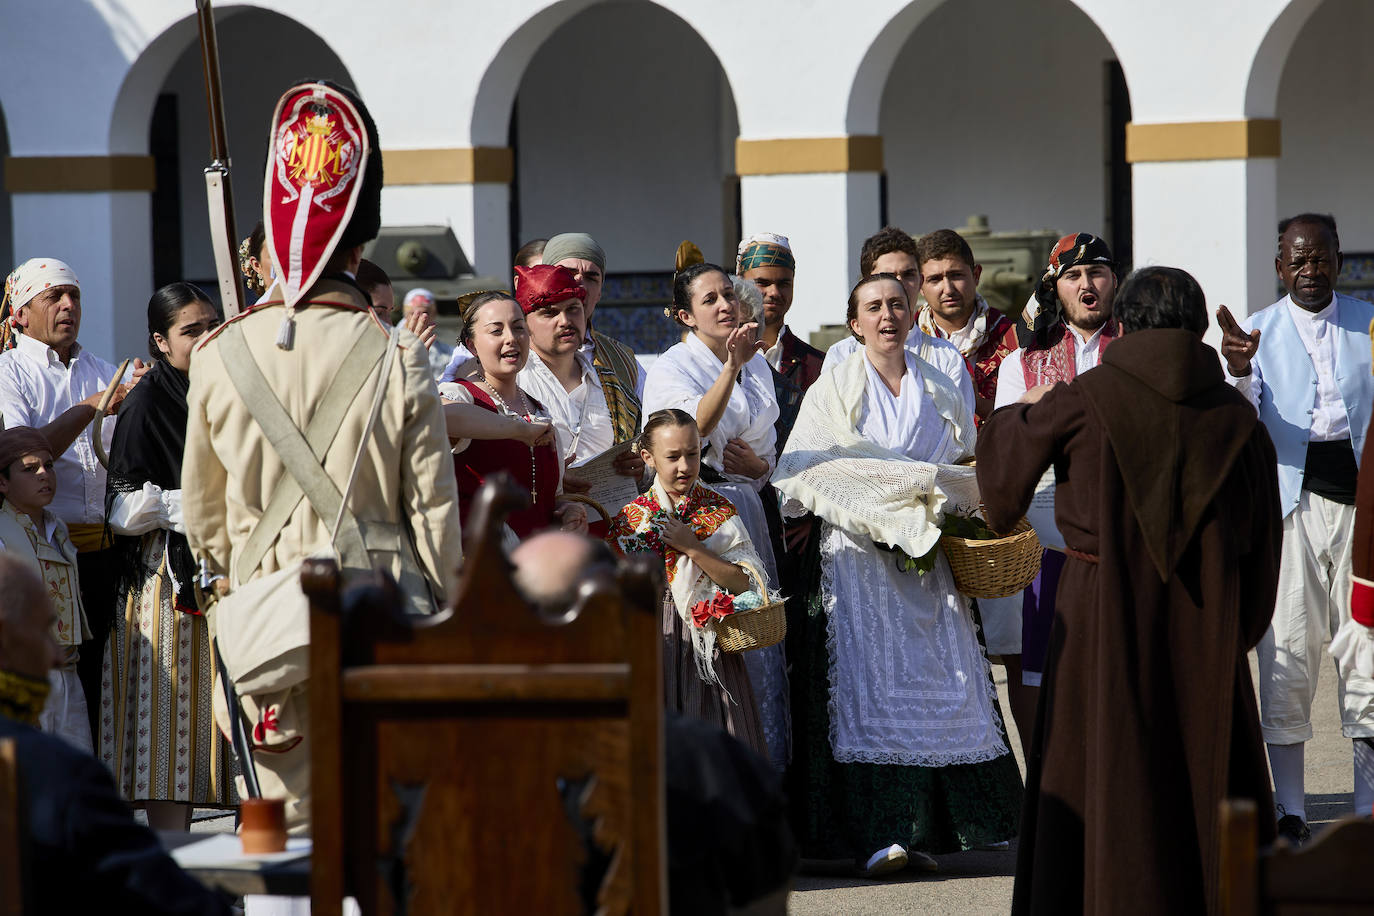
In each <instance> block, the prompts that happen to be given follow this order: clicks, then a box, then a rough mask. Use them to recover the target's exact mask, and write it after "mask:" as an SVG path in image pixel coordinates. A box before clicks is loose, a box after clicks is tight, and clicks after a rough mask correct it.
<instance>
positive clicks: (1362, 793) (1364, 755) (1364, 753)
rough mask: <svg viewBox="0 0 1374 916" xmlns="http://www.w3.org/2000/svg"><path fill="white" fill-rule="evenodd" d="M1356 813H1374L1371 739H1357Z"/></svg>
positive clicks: (1364, 814)
mask: <svg viewBox="0 0 1374 916" xmlns="http://www.w3.org/2000/svg"><path fill="white" fill-rule="evenodd" d="M1351 744H1352V745H1353V746H1354V748H1355V813H1356V814H1358V815H1361V816H1362V817H1369V816H1370V815H1371V814H1374V747H1371V746H1370V743H1369V739H1365V740H1363V741H1362V740H1360V739H1358V738H1357V739H1355V740H1354V741H1353V742H1351Z"/></svg>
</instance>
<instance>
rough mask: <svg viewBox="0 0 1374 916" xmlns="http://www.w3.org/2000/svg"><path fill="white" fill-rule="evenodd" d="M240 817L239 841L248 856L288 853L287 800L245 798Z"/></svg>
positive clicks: (240, 807) (240, 806)
mask: <svg viewBox="0 0 1374 916" xmlns="http://www.w3.org/2000/svg"><path fill="white" fill-rule="evenodd" d="M239 817H240V822H239V839H240V841H242V843H243V851H244V852H245V853H246V854H248V855H256V854H259V853H264V852H285V851H286V801H285V799H281V798H245V799H244V800H243V802H242V803H241V804H240V805H239Z"/></svg>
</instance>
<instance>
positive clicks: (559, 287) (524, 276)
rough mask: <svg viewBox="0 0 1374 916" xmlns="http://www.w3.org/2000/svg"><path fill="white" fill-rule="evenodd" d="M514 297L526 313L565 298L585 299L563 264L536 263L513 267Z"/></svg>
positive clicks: (575, 279)
mask: <svg viewBox="0 0 1374 916" xmlns="http://www.w3.org/2000/svg"><path fill="white" fill-rule="evenodd" d="M515 277H516V284H515V299H516V301H517V302H519V303H520V310H521V311H523V312H524V313H525V314H526V315H528V314H529V313H530V312H533V311H534V310H535V309H541V308H544V307H545V306H547V305H555V304H557V303H559V302H564V301H566V300H568V299H578V300H581V301H584V302H585V301H586V299H587V291H586V290H585V289H583V288H582V284H580V283H578V282H577V277H576V276H575V275H574V274H573V272H572V271H571V270H568V268H566V267H556V266H554V265H552V264H536V265H534V266H533V267H516V268H515Z"/></svg>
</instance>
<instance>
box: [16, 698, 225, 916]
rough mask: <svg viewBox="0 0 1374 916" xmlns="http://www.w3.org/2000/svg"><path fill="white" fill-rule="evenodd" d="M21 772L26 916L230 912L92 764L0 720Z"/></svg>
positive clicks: (26, 729)
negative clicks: (181, 865)
mask: <svg viewBox="0 0 1374 916" xmlns="http://www.w3.org/2000/svg"><path fill="white" fill-rule="evenodd" d="M0 738H13V739H14V741H15V746H16V758H17V760H18V765H19V823H20V829H21V831H22V832H23V835H24V837H25V838H26V839H25V843H26V846H25V861H26V865H27V871H26V881H25V889H24V890H25V895H26V905H25V908H24V912H26V913H29V914H46V913H52V914H55V916H56V914H68V913H139V914H158V913H166V914H193V913H194V914H228V913H229V908H228V906H227V905H226V904H225V902H224V901H223V900H221V899H220V898H219V897H217V896H216V895H214V894H213V893H211V892H210V891H208V890H206V889H205V888H204V887H202V886H201V885H200V884H198V883H197V882H196V881H195V880H194V879H192V878H191V877H190V876H189V875H187V874H186V873H185V872H183V871H182V870H181V869H180V868H178V867H177V864H176V863H175V862H173V861H172V859H171V857H170V856H168V855H167V853H166V852H164V851H163V849H162V847H161V845H159V843H158V841H157V837H156V836H155V835H154V834H153V832H152V831H151V830H149V829H148V828H147V827H144V826H142V825H140V824H138V823H137V822H135V821H134V815H133V812H132V811H130V810H129V806H128V805H127V804H125V802H124V800H123V799H122V798H120V796H119V793H118V792H116V791H115V787H114V783H113V782H112V781H111V780H110V775H109V773H108V772H107V771H106V770H105V768H104V767H103V766H101V764H100V763H99V761H97V760H96V759H95V758H94V757H91V756H90V755H88V754H83V753H82V752H80V751H78V750H76V749H75V748H74V747H72V746H71V745H69V744H67V743H66V742H64V741H62V740H61V739H60V738H55V737H53V736H52V735H45V734H43V733H42V732H39V731H38V730H37V729H34V728H30V727H29V726H27V725H22V724H20V723H18V722H15V721H14V720H12V719H8V718H5V717H4V716H0Z"/></svg>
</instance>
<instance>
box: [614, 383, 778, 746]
mask: <svg viewBox="0 0 1374 916" xmlns="http://www.w3.org/2000/svg"><path fill="white" fill-rule="evenodd" d="M640 442H641V450H640V453H641V455H642V456H643V458H644V462H645V464H646V465H648V466H649V467H650V468H652V469H653V470H654V474H655V476H654V484H653V486H652V487H651V488H650V489H649V491H648V492H646V493H645V494H644V495H642V496H640V497H638V498H637V499H635V501H634V502H632V503H630V504H629V505H627V506H625V508H623V509H622V510H620V512H619V514H617V515H616V517H615V519H614V520H612V522H611V527H610V531H609V533H608V534H607V536H606V538H607V540H608V541H609V542H610V544H611V547H612V549H614V550H615V551H616V552H617V553H619V554H621V555H627V554H631V553H634V552H636V551H647V552H650V553H654V554H656V555H657V556H658V557H659V558H660V559H661V560H663V565H664V568H665V570H666V572H667V576H668V587H667V589H666V592H665V594H664V599H663V680H664V702H665V704H666V706H667V707H668V708H669V709H675V710H677V711H678V712H681V713H682V714H683V715H687V716H691V717H693V718H697V719H703V720H705V721H707V722H711V723H712V724H715V725H718V726H720V727H721V728H723V729H725V730H726V731H727V732H729V733H730V734H731V735H733V736H735V737H736V738H738V739H739V740H740V741H743V742H744V743H745V744H747V745H749V746H750V747H752V748H753V749H754V750H756V751H758V752H759V753H760V754H763V755H765V756H767V745H766V743H765V741H764V736H763V727H762V725H761V723H760V721H759V712H758V707H757V704H756V702H755V699H754V689H753V686H752V685H751V683H750V680H749V673H748V671H747V669H746V668H745V664H744V657H743V655H742V654H732V653H723V652H720V651H719V650H717V648H716V645H715V630H714V628H712V627H710V626H709V625H708V624H709V623H710V621H711V620H712V619H714V618H719V617H722V616H724V615H725V614H727V613H730V612H731V611H732V610H733V604H734V601H735V599H736V597H738V596H740V595H741V594H742V593H747V592H751V591H753V592H756V593H757V594H758V595H764V594H765V593H766V587H767V586H766V581H765V580H764V578H763V573H762V569H763V564H762V562H761V561H760V560H759V556H758V553H757V552H756V551H755V550H754V546H753V544H752V543H751V542H750V540H749V534H748V532H747V531H745V528H744V525H743V523H742V522H741V521H740V519H739V514H738V513H737V512H736V511H735V507H734V505H732V504H731V502H730V501H729V500H728V499H726V498H725V497H724V496H721V495H720V494H719V493H717V492H716V491H714V490H712V489H711V488H709V487H707V486H704V485H703V484H702V483H700V482H699V481H698V480H697V474H698V472H699V468H700V464H701V450H700V444H699V439H698V434H697V427H696V423H695V422H694V421H693V419H692V417H691V416H690V415H689V414H686V413H684V412H683V411H680V410H662V411H658V412H657V413H655V414H654V415H653V416H651V417H650V418H649V420H648V422H646V423H645V426H644V432H643V433H642V434H641V437H640Z"/></svg>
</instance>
